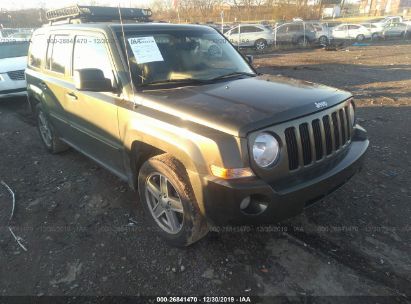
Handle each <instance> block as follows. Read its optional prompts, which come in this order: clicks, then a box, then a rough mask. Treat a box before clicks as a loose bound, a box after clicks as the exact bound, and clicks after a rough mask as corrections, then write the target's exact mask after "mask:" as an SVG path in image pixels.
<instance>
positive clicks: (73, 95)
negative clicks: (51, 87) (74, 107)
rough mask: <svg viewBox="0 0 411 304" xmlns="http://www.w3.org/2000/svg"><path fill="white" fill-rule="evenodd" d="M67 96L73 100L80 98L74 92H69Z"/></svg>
mask: <svg viewBox="0 0 411 304" xmlns="http://www.w3.org/2000/svg"><path fill="white" fill-rule="evenodd" d="M66 96H67V97H68V98H70V99H71V100H77V99H78V97H77V95H76V94H74V92H70V93H67V94H66Z"/></svg>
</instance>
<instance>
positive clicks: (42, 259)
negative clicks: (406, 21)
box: [0, 41, 411, 303]
mask: <svg viewBox="0 0 411 304" xmlns="http://www.w3.org/2000/svg"><path fill="white" fill-rule="evenodd" d="M410 49H411V44H410V43H408V42H405V41H404V42H400V43H396V45H392V44H389V43H386V44H381V45H374V46H364V47H358V46H350V47H348V48H345V49H342V50H338V51H325V50H322V49H314V50H299V51H283V52H275V53H271V54H265V55H258V56H255V57H254V59H255V60H254V66H255V67H256V68H257V69H258V71H260V72H262V73H268V74H273V75H277V74H282V75H284V76H290V77H294V78H298V79H303V80H307V81H313V82H319V83H324V84H326V85H330V86H335V87H338V88H342V89H346V90H349V91H351V92H353V94H354V96H355V99H356V103H357V107H358V112H357V113H358V114H357V116H358V121H359V123H360V124H361V125H362V126H363V127H364V128H365V129H367V131H368V132H369V138H370V142H371V143H370V148H369V152H368V155H367V160H366V164H365V167H364V169H363V170H362V171H361V173H360V174H358V175H356V176H355V177H354V178H353V179H352V180H351V181H350V182H348V183H347V184H346V185H344V186H343V187H342V188H340V189H339V190H337V191H336V192H334V193H333V194H331V195H330V196H329V197H327V198H325V199H324V200H322V201H321V202H318V203H317V204H315V205H313V206H312V207H310V208H309V209H307V210H306V212H305V213H304V214H302V215H300V216H298V217H296V218H293V219H291V220H288V221H286V222H283V223H280V224H278V225H277V226H270V227H266V228H265V229H258V230H257V229H250V231H248V230H247V229H243V230H247V231H240V230H241V229H235V230H234V231H231V232H230V231H226V232H220V233H216V232H213V233H210V234H209V235H208V236H206V237H205V239H203V240H201V241H200V242H198V243H196V244H195V245H193V246H191V247H189V248H186V249H176V248H171V247H168V246H167V245H165V244H164V242H163V241H162V240H161V239H159V238H158V237H156V236H155V235H154V234H153V233H152V232H151V231H149V230H148V229H147V228H146V224H145V221H144V219H143V215H142V207H141V206H140V205H139V202H138V199H137V195H136V193H135V192H133V191H131V190H129V189H128V186H127V184H125V183H123V182H121V181H120V180H119V179H117V178H116V177H115V176H113V175H111V174H110V173H109V172H107V171H105V170H104V169H102V168H100V167H99V166H98V165H96V164H95V163H93V162H92V161H91V160H89V159H87V158H86V157H84V156H83V155H81V154H79V153H78V152H75V151H73V150H70V151H68V152H65V153H63V154H59V155H50V154H48V153H47V152H46V151H45V149H44V148H43V146H42V144H41V142H40V139H39V136H38V134H37V130H36V128H35V124H34V122H33V120H32V118H31V117H30V115H29V112H28V110H27V105H26V103H25V101H24V100H15V99H13V100H7V101H5V102H3V101H2V102H1V104H0V147H1V148H0V159H1V160H0V179H1V180H4V181H5V182H6V183H7V184H8V185H9V186H10V187H11V188H12V189H13V191H14V192H15V194H16V210H15V216H14V219H13V221H12V227H13V229H14V232H15V233H16V235H18V236H20V237H22V239H23V240H22V243H23V244H24V246H26V247H27V252H25V251H23V250H22V249H21V248H20V247H19V246H18V245H17V243H16V242H15V240H14V238H12V237H11V235H10V233H9V230H8V229H7V222H8V217H9V215H10V212H11V198H10V196H9V193H8V192H7V191H6V189H5V188H4V187H1V188H0V206H1V209H0V210H1V212H0V261H1V267H0V278H1V280H0V295H156V296H158V295H170V294H171V295H250V296H252V295H258V296H267V295H286V296H324V295H327V296H341V295H357V296H359V295H374V296H395V297H396V298H395V301H396V302H398V303H401V302H404V303H405V302H407V301H409V297H410V296H411V255H410V252H411V222H410V218H411V205H410V201H411V199H410V198H411V187H410V184H411V183H410V180H411V172H410V170H409V168H410V166H411V156H410V151H411V149H410V139H409V135H410V130H411V123H410V122H411V119H410V117H411V90H410V88H411V52H410ZM222 203H223V202H222ZM262 300H264V298H262ZM266 300H267V299H266ZM329 300H330V301H332V300H331V299H329ZM367 300H370V301H373V302H378V303H384V302H386V303H393V301H394V300H393V298H384V297H381V298H379V299H378V300H376V299H373V300H372V299H368V298H361V299H357V301H358V302H361V303H364V302H366V301H367ZM267 301H268V300H267ZM355 301H356V300H354V299H353V300H352V302H355ZM268 302H269V301H268Z"/></svg>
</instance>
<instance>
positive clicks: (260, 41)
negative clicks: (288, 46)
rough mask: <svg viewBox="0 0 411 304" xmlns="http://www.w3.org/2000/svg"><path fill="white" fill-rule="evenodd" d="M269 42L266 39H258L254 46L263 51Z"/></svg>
mask: <svg viewBox="0 0 411 304" xmlns="http://www.w3.org/2000/svg"><path fill="white" fill-rule="evenodd" d="M267 46H268V43H267V41H266V40H265V39H258V40H257V41H256V42H254V47H255V49H256V50H257V51H263V50H265V49H266V48H267Z"/></svg>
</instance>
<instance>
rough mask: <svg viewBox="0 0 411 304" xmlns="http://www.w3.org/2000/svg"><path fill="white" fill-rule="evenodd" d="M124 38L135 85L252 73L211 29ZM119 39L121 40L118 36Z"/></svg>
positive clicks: (127, 36)
mask: <svg viewBox="0 0 411 304" xmlns="http://www.w3.org/2000/svg"><path fill="white" fill-rule="evenodd" d="M125 36H126V37H125V38H126V44H127V48H128V55H129V59H130V63H131V65H130V67H131V71H132V75H133V81H134V82H135V84H136V85H137V86H141V85H150V84H155V83H156V84H161V83H173V82H176V83H177V82H178V83H183V82H185V81H198V82H201V81H210V80H212V79H216V78H221V77H222V76H225V75H231V76H236V75H238V74H250V75H254V74H255V73H254V71H253V70H252V69H251V68H250V67H249V65H248V64H247V63H246V61H245V60H244V59H243V57H242V56H241V55H240V54H239V53H238V52H237V51H236V50H235V49H234V48H233V47H232V46H231V44H230V43H229V42H228V41H227V40H226V39H225V38H224V37H223V36H221V35H220V34H219V33H218V32H216V31H214V30H212V29H195V30H175V29H173V30H167V31H158V32H153V31H150V32H141V31H140V32H137V31H136V32H126V33H125ZM118 38H119V40H120V41H121V42H122V41H123V37H122V34H121V33H118ZM122 45H123V43H122ZM237 73H238V74H237Z"/></svg>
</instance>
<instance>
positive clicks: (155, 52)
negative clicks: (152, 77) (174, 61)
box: [128, 36, 164, 64]
mask: <svg viewBox="0 0 411 304" xmlns="http://www.w3.org/2000/svg"><path fill="white" fill-rule="evenodd" d="M128 43H129V44H130V47H131V51H132V52H133V54H134V57H135V58H136V61H137V63H138V64H141V63H147V62H155V61H164V59H163V56H162V55H161V52H160V50H159V49H158V45H157V43H156V41H155V40H154V37H153V36H149V37H138V38H128Z"/></svg>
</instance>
